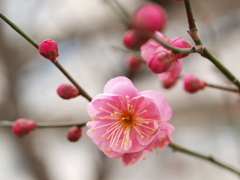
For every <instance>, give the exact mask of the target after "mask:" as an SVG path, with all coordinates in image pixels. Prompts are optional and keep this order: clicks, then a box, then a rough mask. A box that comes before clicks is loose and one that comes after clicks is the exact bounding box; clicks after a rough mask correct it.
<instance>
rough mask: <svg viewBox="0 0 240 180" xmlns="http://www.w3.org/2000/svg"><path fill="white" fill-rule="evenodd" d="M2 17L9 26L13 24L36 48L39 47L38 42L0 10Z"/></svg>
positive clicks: (0, 16)
mask: <svg viewBox="0 0 240 180" xmlns="http://www.w3.org/2000/svg"><path fill="white" fill-rule="evenodd" d="M0 18H2V20H4V21H5V22H6V23H7V24H8V25H9V26H11V27H12V28H13V29H14V30H15V31H17V32H18V33H19V34H20V35H21V36H22V37H23V38H25V39H26V40H27V41H28V42H30V43H31V44H32V45H33V46H34V47H35V48H37V49H38V44H37V43H36V42H35V41H34V40H33V39H32V38H31V37H30V36H28V35H27V34H26V33H25V32H24V31H22V30H21V29H20V28H19V27H18V26H17V25H16V24H14V23H13V22H12V21H11V20H10V19H8V18H7V17H6V16H4V14H2V13H1V12H0Z"/></svg>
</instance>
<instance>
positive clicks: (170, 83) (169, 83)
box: [162, 78, 177, 89]
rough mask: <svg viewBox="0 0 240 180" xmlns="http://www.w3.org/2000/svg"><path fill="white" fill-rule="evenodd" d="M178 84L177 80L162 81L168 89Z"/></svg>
mask: <svg viewBox="0 0 240 180" xmlns="http://www.w3.org/2000/svg"><path fill="white" fill-rule="evenodd" d="M176 82H177V78H167V79H164V80H163V81H162V86H163V87H164V88H166V89H169V88H171V87H172V86H174V85H175V84H176Z"/></svg>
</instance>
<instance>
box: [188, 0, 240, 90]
mask: <svg viewBox="0 0 240 180" xmlns="http://www.w3.org/2000/svg"><path fill="white" fill-rule="evenodd" d="M184 4H185V9H186V14H187V18H188V25H189V31H188V33H189V34H190V36H191V37H192V39H193V40H194V42H195V44H196V45H203V43H202V42H201V40H200V38H199V37H198V34H197V27H196V24H195V19H194V17H193V12H192V7H191V2H190V0H184ZM199 53H200V54H201V55H202V56H203V57H205V58H207V59H208V60H210V61H211V62H212V63H213V64H214V65H215V66H216V67H217V68H218V69H219V70H220V71H221V72H222V73H223V74H224V75H225V76H226V77H227V79H229V80H230V81H231V82H232V83H233V84H235V85H236V86H237V87H238V88H239V89H240V82H239V80H238V79H237V78H236V77H235V76H234V75H233V74H232V73H231V72H230V71H229V70H228V69H227V68H226V67H225V66H224V65H223V64H221V63H220V61H218V60H217V59H216V58H215V57H214V56H213V55H212V54H211V53H210V52H209V51H208V50H207V48H204V49H203V51H200V52H199Z"/></svg>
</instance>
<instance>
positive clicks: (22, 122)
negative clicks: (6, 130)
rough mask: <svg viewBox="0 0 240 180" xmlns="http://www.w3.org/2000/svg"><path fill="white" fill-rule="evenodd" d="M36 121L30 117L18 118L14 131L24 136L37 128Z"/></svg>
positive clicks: (14, 124) (13, 127) (13, 126)
mask: <svg viewBox="0 0 240 180" xmlns="http://www.w3.org/2000/svg"><path fill="white" fill-rule="evenodd" d="M36 126H37V125H36V123H35V122H34V121H32V120H29V119H24V118H20V119H17V120H16V121H15V122H14V123H13V125H12V132H13V133H14V134H15V135H17V136H20V137H21V136H24V135H26V134H28V133H29V132H30V131H32V130H34V129H35V128H36Z"/></svg>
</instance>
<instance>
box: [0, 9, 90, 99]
mask: <svg viewBox="0 0 240 180" xmlns="http://www.w3.org/2000/svg"><path fill="white" fill-rule="evenodd" d="M0 17H1V18H2V19H3V20H4V21H5V22H6V23H7V24H8V25H10V26H11V27H12V28H13V29H14V30H15V31H16V32H18V33H19V34H20V35H21V36H22V37H24V38H25V39H26V40H27V41H28V42H29V43H31V44H32V45H33V46H34V47H35V48H36V49H38V44H37V43H36V42H35V41H34V40H33V39H32V38H31V37H30V36H28V35H27V34H26V33H25V32H23V31H22V30H21V29H20V28H19V27H18V26H17V25H16V24H14V23H13V22H12V21H11V20H10V19H8V18H7V17H6V16H4V15H3V14H2V13H1V12H0ZM53 63H54V65H56V67H57V68H58V69H59V70H60V71H61V72H62V73H63V74H64V75H65V76H66V77H67V78H68V79H69V81H71V82H72V83H73V84H74V85H75V86H76V88H78V90H79V91H80V93H81V95H82V96H83V97H85V98H86V99H87V100H89V101H91V100H92V98H91V97H90V96H89V95H88V94H87V93H86V91H84V89H83V88H82V87H81V86H80V85H79V84H78V83H77V82H76V81H75V80H74V79H73V78H72V77H71V76H70V74H69V73H68V72H67V71H66V70H65V69H64V68H63V67H62V66H61V64H60V63H59V62H58V61H56V62H53Z"/></svg>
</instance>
